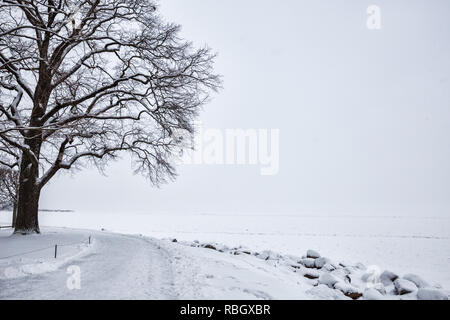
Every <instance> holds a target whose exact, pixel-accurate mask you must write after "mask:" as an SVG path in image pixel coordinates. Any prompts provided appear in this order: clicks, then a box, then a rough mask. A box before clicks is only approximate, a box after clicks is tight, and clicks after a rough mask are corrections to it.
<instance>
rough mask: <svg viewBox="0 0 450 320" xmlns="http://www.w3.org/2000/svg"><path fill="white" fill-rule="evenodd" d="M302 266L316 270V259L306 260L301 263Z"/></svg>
mask: <svg viewBox="0 0 450 320" xmlns="http://www.w3.org/2000/svg"><path fill="white" fill-rule="evenodd" d="M299 263H300V264H302V265H304V266H305V267H306V268H315V267H316V264H315V259H312V258H305V259H302V260H300V261H299Z"/></svg>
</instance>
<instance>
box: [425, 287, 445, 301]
mask: <svg viewBox="0 0 450 320" xmlns="http://www.w3.org/2000/svg"><path fill="white" fill-rule="evenodd" d="M448 298H449V297H448V296H447V295H446V294H445V293H443V292H442V291H440V290H436V289H424V288H421V289H419V291H417V299H419V300H448Z"/></svg>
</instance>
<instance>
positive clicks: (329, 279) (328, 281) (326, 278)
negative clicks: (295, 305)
mask: <svg viewBox="0 0 450 320" xmlns="http://www.w3.org/2000/svg"><path fill="white" fill-rule="evenodd" d="M338 282H339V279H338V278H336V277H335V276H333V275H331V274H329V273H323V274H322V275H320V277H319V283H321V284H324V285H327V286H328V287H330V288H333V286H334V285H335V284H336V283H338Z"/></svg>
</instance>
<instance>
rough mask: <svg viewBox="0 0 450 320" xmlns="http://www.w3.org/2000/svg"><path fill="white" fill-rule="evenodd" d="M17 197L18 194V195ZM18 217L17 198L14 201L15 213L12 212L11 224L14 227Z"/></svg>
mask: <svg viewBox="0 0 450 320" xmlns="http://www.w3.org/2000/svg"><path fill="white" fill-rule="evenodd" d="M16 199H17V195H16ZM16 218H17V200H15V201H14V207H13V214H12V223H11V226H12V227H13V228H14V227H15V226H16Z"/></svg>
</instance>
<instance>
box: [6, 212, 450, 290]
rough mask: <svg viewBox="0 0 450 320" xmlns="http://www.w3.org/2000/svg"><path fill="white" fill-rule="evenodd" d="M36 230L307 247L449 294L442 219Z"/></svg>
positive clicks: (85, 223) (54, 222)
mask: <svg viewBox="0 0 450 320" xmlns="http://www.w3.org/2000/svg"><path fill="white" fill-rule="evenodd" d="M9 217H10V214H9V213H7V212H1V213H0V222H1V223H2V225H5V224H7V223H8V221H9ZM40 223H41V225H43V226H53V227H70V228H80V229H94V230H100V229H102V228H103V229H106V230H108V231H113V232H119V233H125V234H142V235H146V236H151V237H155V238H158V239H164V238H176V239H177V240H179V241H180V240H181V241H183V240H184V241H194V240H198V241H200V242H203V243H207V242H214V243H220V244H224V245H227V246H230V247H233V246H245V247H247V248H250V249H251V250H255V251H259V252H261V251H264V250H272V251H275V252H279V253H281V254H289V255H296V256H301V255H303V254H304V253H305V252H306V250H307V249H310V248H312V249H316V250H317V251H319V252H320V253H321V254H323V255H325V256H327V257H329V258H331V259H334V260H336V261H346V262H349V263H353V264H355V263H358V262H361V263H363V264H364V265H366V266H372V265H375V266H378V267H379V268H380V269H381V270H384V269H388V270H391V271H394V272H396V273H398V274H400V275H401V274H406V273H414V274H417V275H419V276H421V277H423V278H424V279H426V280H427V281H429V282H430V283H432V284H440V285H442V286H443V287H444V288H450V272H449V266H450V218H447V217H402V216H396V217H375V216H371V217H363V216H358V217H356V216H333V217H326V216H320V215H310V216H308V215H287V214H286V215H282V214H280V215H256V214H249V215H192V214H186V215H175V214H144V213H128V214H124V213H120V212H116V213H93V212H42V213H40ZM8 253H9V252H8ZM2 255H3V253H2Z"/></svg>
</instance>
